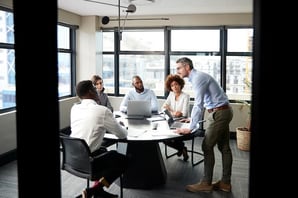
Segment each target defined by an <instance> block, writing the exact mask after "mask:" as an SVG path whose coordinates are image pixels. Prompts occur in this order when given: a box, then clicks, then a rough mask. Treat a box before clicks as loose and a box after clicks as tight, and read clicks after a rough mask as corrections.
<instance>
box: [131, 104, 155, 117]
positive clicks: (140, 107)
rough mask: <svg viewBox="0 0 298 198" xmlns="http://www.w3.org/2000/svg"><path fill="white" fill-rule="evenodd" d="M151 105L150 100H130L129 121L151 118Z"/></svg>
mask: <svg viewBox="0 0 298 198" xmlns="http://www.w3.org/2000/svg"><path fill="white" fill-rule="evenodd" d="M151 114H152V112H151V103H150V101H148V100H129V101H128V103H127V117H126V118H127V119H145V118H148V117H151Z"/></svg>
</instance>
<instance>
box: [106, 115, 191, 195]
mask: <svg viewBox="0 0 298 198" xmlns="http://www.w3.org/2000/svg"><path fill="white" fill-rule="evenodd" d="M115 113H116V115H120V116H119V118H117V119H119V121H122V122H123V123H124V125H125V126H127V127H128V136H127V138H126V139H118V138H117V137H116V136H115V135H113V134H110V133H106V134H105V137H104V138H105V139H110V140H117V151H118V152H119V153H123V154H125V155H126V156H128V157H129V165H128V169H127V170H126V171H125V173H124V174H123V180H122V184H123V187H124V188H135V189H150V188H154V187H158V186H160V185H163V184H165V183H166V180H167V170H166V167H165V164H164V160H163V157H162V154H161V150H160V147H159V142H163V141H165V140H169V139H180V138H183V137H184V136H185V135H180V134H177V133H175V132H174V130H173V129H169V126H168V123H167V121H166V120H165V118H164V117H163V116H162V115H153V116H152V117H150V118H144V119H126V118H125V115H124V114H122V113H119V112H115ZM186 124H187V123H186Z"/></svg>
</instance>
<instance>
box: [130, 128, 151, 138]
mask: <svg viewBox="0 0 298 198" xmlns="http://www.w3.org/2000/svg"><path fill="white" fill-rule="evenodd" d="M146 132H147V130H144V129H130V128H128V136H130V137H139V136H140V135H142V134H144V133H146Z"/></svg>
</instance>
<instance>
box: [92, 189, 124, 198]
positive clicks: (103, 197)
mask: <svg viewBox="0 0 298 198" xmlns="http://www.w3.org/2000/svg"><path fill="white" fill-rule="evenodd" d="M94 197H95V198H117V197H118V195H115V194H112V193H109V192H107V191H105V190H104V189H103V188H98V190H96V192H94Z"/></svg>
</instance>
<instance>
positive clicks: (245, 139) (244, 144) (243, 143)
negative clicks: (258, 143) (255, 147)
mask: <svg viewBox="0 0 298 198" xmlns="http://www.w3.org/2000/svg"><path fill="white" fill-rule="evenodd" d="M250 135H251V132H250V131H247V130H243V128H242V127H238V128H236V138H237V147H238V148H239V149H240V150H243V151H249V149H250Z"/></svg>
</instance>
